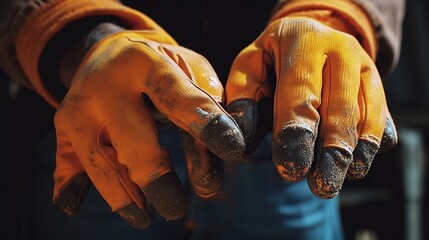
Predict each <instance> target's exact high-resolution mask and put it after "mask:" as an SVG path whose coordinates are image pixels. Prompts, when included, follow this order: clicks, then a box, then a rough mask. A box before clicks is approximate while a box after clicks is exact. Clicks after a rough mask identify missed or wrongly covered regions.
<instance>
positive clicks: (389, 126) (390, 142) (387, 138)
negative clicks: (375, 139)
mask: <svg viewBox="0 0 429 240" xmlns="http://www.w3.org/2000/svg"><path fill="white" fill-rule="evenodd" d="M397 143H398V133H397V132H396V127H395V125H394V124H393V122H392V120H391V119H390V118H386V127H385V128H384V133H383V137H382V138H381V144H380V149H379V150H378V152H380V153H384V152H387V151H389V150H390V149H392V148H393V147H394V146H395V145H396V144H397Z"/></svg>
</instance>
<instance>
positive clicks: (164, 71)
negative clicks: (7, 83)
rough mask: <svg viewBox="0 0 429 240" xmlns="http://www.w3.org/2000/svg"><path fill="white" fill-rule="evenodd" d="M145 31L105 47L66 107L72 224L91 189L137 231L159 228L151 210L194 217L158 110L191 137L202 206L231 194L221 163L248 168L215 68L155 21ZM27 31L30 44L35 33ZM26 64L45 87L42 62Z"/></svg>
mask: <svg viewBox="0 0 429 240" xmlns="http://www.w3.org/2000/svg"><path fill="white" fill-rule="evenodd" d="M69 3H71V4H73V3H72V2H69ZM86 3H87V2H82V4H86ZM60 4H62V3H61V2H60ZM114 4H117V3H114ZM95 5H97V2H95ZM91 7H93V6H91ZM113 7H114V8H117V7H118V5H114V6H113ZM97 9H98V8H97ZM125 12H126V14H130V10H128V9H127V10H125ZM73 13H75V12H73ZM132 14H136V13H135V12H133V13H132ZM122 15H125V14H122ZM33 16H34V15H33ZM145 24H146V28H145V30H124V31H119V32H117V33H114V34H111V35H109V36H107V37H105V38H103V39H102V40H100V41H98V42H97V43H96V44H95V45H94V46H93V47H92V48H91V49H90V50H89V52H88V53H87V54H86V55H85V57H84V58H83V60H82V61H81V62H80V66H79V68H78V70H77V72H76V73H75V74H74V77H73V79H72V82H71V85H70V88H69V89H68V92H67V94H66V96H65V97H64V99H63V100H62V102H61V104H60V105H59V106H58V110H57V112H56V114H55V119H54V120H55V129H56V134H57V154H56V169H55V172H54V179H55V186H54V193H53V202H54V204H55V205H56V206H57V208H58V209H59V210H60V211H62V212H63V213H65V214H67V215H74V214H76V213H77V211H78V209H79V207H80V206H81V205H82V203H83V200H84V198H85V195H86V193H87V191H88V188H89V186H90V184H91V183H93V184H94V186H95V188H96V189H97V190H98V191H99V193H100V194H101V195H102V197H103V198H104V199H105V200H106V201H107V203H108V204H109V205H110V206H111V208H112V210H113V211H115V212H117V213H118V214H119V215H120V216H122V217H123V218H124V219H125V220H126V221H127V222H128V223H129V224H131V225H132V226H134V227H138V228H145V227H147V226H149V224H150V221H151V220H150V218H151V216H150V207H148V206H149V205H152V206H153V207H154V208H155V210H156V211H157V212H158V213H159V214H160V215H162V216H163V217H165V218H166V219H167V220H173V219H178V218H180V217H182V216H184V215H185V214H186V213H187V197H186V195H185V193H184V190H183V189H182V186H181V183H180V180H179V179H178V177H177V175H176V173H175V172H174V169H173V167H172V165H171V163H170V162H169V156H168V153H167V152H166V151H165V150H164V149H163V148H162V147H161V146H160V144H159V142H158V132H157V127H156V122H155V118H156V117H155V116H158V115H159V114H158V111H159V113H161V114H162V115H163V116H164V117H166V118H167V119H168V120H169V121H171V122H172V123H174V124H175V125H176V126H178V127H179V128H180V129H182V130H183V131H182V139H183V147H184V150H185V155H186V160H187V167H188V173H189V180H190V182H191V184H192V186H193V188H194V190H195V192H196V193H197V194H198V195H200V196H201V197H209V196H211V195H213V194H215V193H216V192H217V191H218V190H219V188H220V186H221V183H222V177H223V165H222V161H221V159H219V157H220V158H222V159H224V160H230V161H242V160H243V152H244V148H245V145H244V137H243V135H242V133H241V131H240V129H239V127H238V126H237V124H236V123H235V121H234V120H233V119H232V118H231V116H230V115H229V114H228V113H227V112H226V111H225V110H224V109H223V108H222V106H221V104H222V103H223V101H224V93H223V86H222V85H221V83H220V82H219V80H218V77H217V76H216V73H215V72H214V70H213V69H212V67H211V65H210V64H209V63H208V61H207V60H206V59H205V58H204V57H203V56H201V55H199V54H197V53H196V52H193V51H191V50H189V49H186V48H184V47H181V46H178V44H177V43H176V42H175V41H174V39H173V38H172V37H171V36H169V35H168V34H167V33H166V32H165V31H164V30H163V29H161V28H160V27H159V26H157V25H156V24H155V23H154V22H152V21H150V19H148V18H145ZM42 25H43V24H42ZM22 31H24V33H21V36H20V39H21V41H22V42H23V43H21V44H24V43H25V41H27V40H26V38H24V36H25V33H26V32H25V26H24V30H22ZM22 35H24V36H22ZM24 46H26V45H24ZM19 47H20V46H18V49H21V48H19ZM30 48H31V46H30ZM34 48H36V47H34ZM36 49H38V48H36ZM19 56H21V59H20V60H21V62H22V65H23V66H24V69H25V70H26V71H27V73H28V75H29V76H32V77H33V78H32V79H33V80H32V81H33V83H34V85H37V83H39V79H38V78H39V75H38V73H37V71H36V70H34V68H33V67H34V60H32V59H28V57H27V56H26V55H24V53H23V52H21V55H19ZM32 69H33V70H34V71H35V72H32ZM42 90H43V89H42ZM42 90H39V92H41V93H42V95H43V93H44V92H43V91H42ZM46 98H47V99H48V100H49V99H51V98H49V96H48V97H46ZM148 202H149V203H150V204H148Z"/></svg>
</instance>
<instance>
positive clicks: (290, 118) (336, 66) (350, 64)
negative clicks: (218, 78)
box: [226, 17, 397, 198]
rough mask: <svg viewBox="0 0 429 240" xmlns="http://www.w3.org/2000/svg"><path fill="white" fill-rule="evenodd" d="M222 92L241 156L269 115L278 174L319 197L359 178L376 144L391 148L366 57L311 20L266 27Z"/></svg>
mask: <svg viewBox="0 0 429 240" xmlns="http://www.w3.org/2000/svg"><path fill="white" fill-rule="evenodd" d="M272 68H273V69H274V76H275V81H272V82H270V79H269V76H270V70H271V69H272ZM226 95H227V97H226V98H227V110H228V112H230V114H231V115H232V116H233V117H234V118H235V120H236V121H237V123H238V124H239V126H240V127H241V129H242V130H243V132H244V135H245V140H246V144H247V146H248V149H247V152H248V153H251V152H252V151H253V150H254V148H255V147H256V146H257V145H258V144H259V142H260V140H261V138H262V136H263V135H264V134H265V133H266V131H267V130H269V128H270V127H271V121H269V122H266V119H267V116H273V126H272V131H273V161H274V164H275V166H276V168H277V170H278V172H279V174H280V175H281V176H282V177H283V178H284V179H286V180H288V181H300V180H302V179H304V178H307V181H308V185H309V187H310V189H311V190H312V192H313V193H314V194H316V195H317V196H320V197H322V198H332V197H334V196H336V195H337V194H338V193H339V191H340V189H341V187H342V185H343V182H344V179H345V177H346V176H347V177H348V178H350V179H358V178H362V177H364V176H365V174H366V173H367V172H368V170H369V168H370V166H371V163H372V161H373V159H374V156H375V155H376V153H377V152H378V150H379V148H380V144H381V145H382V146H381V147H382V148H384V149H386V150H387V149H389V148H391V147H393V145H395V143H396V139H397V137H396V130H395V127H394V124H393V121H392V118H391V117H390V114H389V111H388V107H387V103H386V99H385V94H384V90H383V85H382V81H381V79H380V76H379V73H378V71H377V68H376V66H375V64H374V62H373V60H372V59H371V57H370V56H369V55H368V54H367V53H366V52H365V50H364V49H363V48H362V46H361V45H360V43H359V42H358V41H357V40H356V38H354V37H353V36H352V35H350V34H348V33H345V32H342V31H337V30H335V29H333V28H331V27H329V26H327V25H325V24H323V23H321V22H319V21H316V20H313V19H311V18H307V17H284V18H280V19H278V20H276V21H273V22H271V23H270V24H269V26H268V27H267V28H266V29H265V31H264V32H263V33H262V34H261V35H260V36H259V37H258V38H257V39H256V40H255V41H254V42H253V43H251V44H250V45H249V46H248V47H247V48H245V49H243V50H242V52H241V53H240V54H239V55H238V56H237V57H236V59H235V61H234V63H233V66H232V68H231V72H230V75H229V78H228V81H227V85H226ZM270 101H273V105H274V106H273V107H270ZM268 120H270V119H269V118H268ZM383 132H384V136H383ZM382 139H384V140H382Z"/></svg>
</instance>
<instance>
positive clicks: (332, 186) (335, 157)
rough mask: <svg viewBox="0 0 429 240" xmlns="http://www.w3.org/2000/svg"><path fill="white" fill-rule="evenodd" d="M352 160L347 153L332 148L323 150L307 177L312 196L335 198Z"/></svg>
mask: <svg viewBox="0 0 429 240" xmlns="http://www.w3.org/2000/svg"><path fill="white" fill-rule="evenodd" d="M352 160H353V156H352V155H351V154H350V153H349V152H348V151H345V150H343V149H339V148H332V147H328V148H323V149H322V154H321V158H320V160H319V162H317V163H316V168H315V170H314V172H312V173H311V174H310V175H309V176H308V177H307V182H308V185H309V187H310V190H311V191H312V192H313V194H315V195H316V196H319V197H320V198H324V199H330V198H334V197H336V196H337V195H338V194H339V192H340V191H341V188H342V185H343V183H344V179H345V175H346V171H347V169H348V166H349V165H350V163H351V162H352Z"/></svg>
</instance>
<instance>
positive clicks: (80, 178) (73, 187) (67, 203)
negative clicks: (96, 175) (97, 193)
mask: <svg viewBox="0 0 429 240" xmlns="http://www.w3.org/2000/svg"><path fill="white" fill-rule="evenodd" d="M90 186H91V180H89V178H88V175H87V174H86V173H85V172H83V173H81V174H79V175H77V176H76V177H75V178H74V179H73V180H72V181H71V182H70V183H69V184H68V185H67V186H65V187H64V189H62V190H61V192H60V193H59V195H58V196H57V197H56V198H54V199H53V203H54V205H55V207H56V208H57V209H58V211H60V212H61V213H63V214H65V215H67V216H74V215H75V214H76V213H77V212H78V211H79V209H80V206H81V205H82V203H83V201H84V200H85V197H86V195H87V194H88V191H89V187H90Z"/></svg>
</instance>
